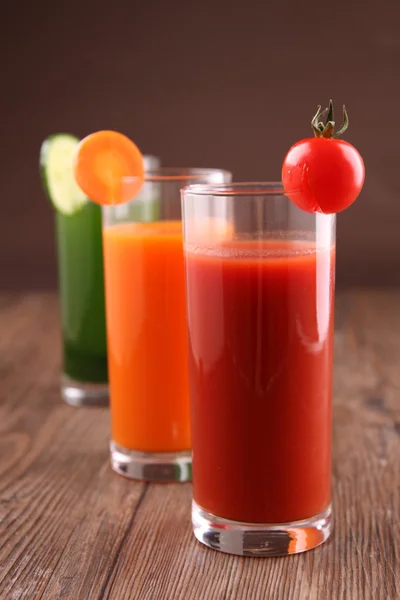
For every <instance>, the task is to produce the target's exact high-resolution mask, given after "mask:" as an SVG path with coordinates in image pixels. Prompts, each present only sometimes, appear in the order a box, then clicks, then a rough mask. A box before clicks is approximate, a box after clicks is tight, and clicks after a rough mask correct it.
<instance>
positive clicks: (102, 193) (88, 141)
mask: <svg viewBox="0 0 400 600" xmlns="http://www.w3.org/2000/svg"><path fill="white" fill-rule="evenodd" d="M74 174H75V180H76V182H77V184H78V185H79V187H80V188H81V190H82V191H83V192H84V193H85V194H86V195H87V196H88V197H89V198H90V199H91V200H92V201H93V202H96V203H97V204H122V203H123V202H128V201H129V200H132V199H133V198H134V197H135V196H136V195H137V194H138V193H139V191H140V189H141V187H142V185H143V181H144V167H143V157H142V154H141V152H140V150H139V148H138V147H137V146H136V144H134V143H133V142H132V140H130V139H129V138H128V137H126V136H125V135H123V134H122V133H118V132H117V131H97V132H96V133H92V134H90V135H88V136H87V137H85V138H84V139H83V140H82V141H81V142H80V143H79V145H78V148H77V151H76V154H75V163H74Z"/></svg>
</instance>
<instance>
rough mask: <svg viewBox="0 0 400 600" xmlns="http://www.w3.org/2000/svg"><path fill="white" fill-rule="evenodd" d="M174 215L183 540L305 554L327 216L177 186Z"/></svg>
mask: <svg viewBox="0 0 400 600" xmlns="http://www.w3.org/2000/svg"><path fill="white" fill-rule="evenodd" d="M294 193H295V192H293V193H290V196H291V197H292V198H293V197H294ZM182 206H183V221H184V257H185V273H186V303H187V319H188V341H189V385H190V398H191V431H192V447H193V505H192V524H193V530H194V534H195V536H196V538H197V539H198V540H199V541H200V542H202V543H203V544H206V545H207V546H209V547H211V548H214V549H216V550H221V551H222V552H227V553H230V554H238V555H248V556H274V555H285V554H292V553H297V552H303V551H305V550H309V549H311V548H313V547H315V546H318V545H319V544H321V543H322V542H324V541H325V540H326V539H327V538H328V537H329V534H330V532H331V481H330V479H331V474H330V471H331V400H332V358H333V343H332V342H333V304H334V286H335V284H334V282H335V216H334V215H325V214H321V213H318V214H310V213H306V212H304V211H302V210H301V209H299V208H297V207H296V206H295V204H294V203H293V202H292V201H291V199H290V197H289V196H288V195H285V194H284V193H283V190H282V186H281V184H271V183H248V184H247V183H239V184H231V185H217V186H203V185H192V186H188V187H186V188H185V190H183V192H182Z"/></svg>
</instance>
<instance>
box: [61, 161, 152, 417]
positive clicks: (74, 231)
mask: <svg viewBox="0 0 400 600" xmlns="http://www.w3.org/2000/svg"><path fill="white" fill-rule="evenodd" d="M143 158H144V166H145V169H149V168H154V167H157V166H159V164H160V159H159V158H158V157H156V156H144V157H143ZM55 220H56V241H57V258H58V275H59V289H60V305H61V321H62V340H63V375H62V381H61V392H62V396H63V398H64V400H65V401H66V402H68V404H71V405H72V406H104V405H107V404H108V374H107V347H106V326H105V309H104V275H103V249H102V227H101V209H100V207H99V206H97V205H96V204H93V203H91V202H89V201H88V202H87V204H85V205H84V206H83V207H82V209H81V210H79V211H78V212H77V213H75V214H72V215H66V214H61V213H59V212H56V217H55Z"/></svg>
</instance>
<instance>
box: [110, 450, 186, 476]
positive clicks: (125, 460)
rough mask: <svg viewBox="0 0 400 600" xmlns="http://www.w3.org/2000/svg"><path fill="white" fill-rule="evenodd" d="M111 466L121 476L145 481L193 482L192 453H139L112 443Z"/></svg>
mask: <svg viewBox="0 0 400 600" xmlns="http://www.w3.org/2000/svg"><path fill="white" fill-rule="evenodd" d="M110 453H111V466H112V468H113V470H114V471H115V472H116V473H118V474H119V475H123V476H124V477H128V478H129V479H140V480H144V481H160V482H171V481H191V480H192V453H191V452H190V451H186V452H159V453H153V452H138V451H136V450H128V449H127V448H123V447H122V446H119V445H118V444H116V443H115V442H113V441H111V443H110Z"/></svg>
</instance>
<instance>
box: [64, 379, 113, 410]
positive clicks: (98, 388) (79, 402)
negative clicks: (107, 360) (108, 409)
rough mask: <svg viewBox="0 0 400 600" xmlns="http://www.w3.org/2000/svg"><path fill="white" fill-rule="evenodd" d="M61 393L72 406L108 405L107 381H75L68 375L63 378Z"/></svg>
mask: <svg viewBox="0 0 400 600" xmlns="http://www.w3.org/2000/svg"><path fill="white" fill-rule="evenodd" d="M61 395H62V397H63V399H64V400H65V402H67V404H70V405H71V406H108V403H109V400H108V384H107V383H84V382H82V381H74V380H73V379H70V378H69V377H68V376H67V375H63V377H62V379H61Z"/></svg>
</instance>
